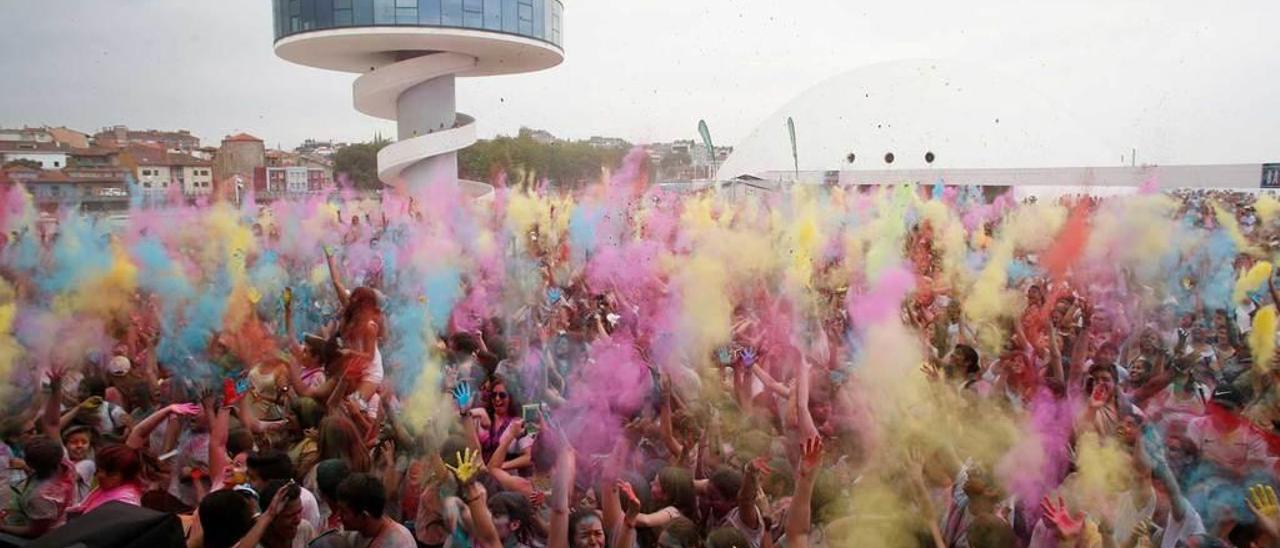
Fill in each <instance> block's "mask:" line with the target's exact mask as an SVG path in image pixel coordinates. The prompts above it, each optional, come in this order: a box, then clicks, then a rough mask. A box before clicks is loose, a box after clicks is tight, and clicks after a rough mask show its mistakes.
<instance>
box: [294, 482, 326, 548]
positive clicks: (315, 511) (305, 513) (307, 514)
mask: <svg viewBox="0 0 1280 548" xmlns="http://www.w3.org/2000/svg"><path fill="white" fill-rule="evenodd" d="M298 502H301V503H302V521H305V522H308V523H310V524H311V528H312V529H313V534H312V535H311V537H312V538H315V534H314V531H319V530H320V528H321V527H323V526H324V522H323V521H321V519H320V503H319V502H318V501H316V496H315V495H314V494H313V493H312V492H311V491H309V490H308V489H307V488H305V487H303V488H302V491H301V494H300V495H298ZM307 541H308V542H310V541H311V539H307Z"/></svg>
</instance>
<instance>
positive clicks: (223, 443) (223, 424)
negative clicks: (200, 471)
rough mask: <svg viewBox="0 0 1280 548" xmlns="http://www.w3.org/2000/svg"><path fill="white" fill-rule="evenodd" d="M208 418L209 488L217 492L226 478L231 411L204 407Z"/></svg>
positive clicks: (223, 408)
mask: <svg viewBox="0 0 1280 548" xmlns="http://www.w3.org/2000/svg"><path fill="white" fill-rule="evenodd" d="M205 413H206V414H207V415H208V417H209V488H210V490H214V491H216V490H218V489H220V488H221V487H222V484H223V480H224V479H225V477H226V474H225V469H226V467H227V461H228V459H227V438H228V437H229V436H230V435H231V409H230V408H227V407H222V408H219V409H217V410H216V411H215V410H214V408H213V406H212V405H206V406H205Z"/></svg>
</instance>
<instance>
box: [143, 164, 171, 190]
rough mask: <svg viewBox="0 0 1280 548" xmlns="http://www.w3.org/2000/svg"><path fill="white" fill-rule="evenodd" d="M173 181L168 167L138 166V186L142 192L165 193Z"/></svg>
mask: <svg viewBox="0 0 1280 548" xmlns="http://www.w3.org/2000/svg"><path fill="white" fill-rule="evenodd" d="M172 181H173V172H172V171H171V170H170V169H169V166H146V165H142V166H138V186H141V187H142V191H143V192H157V193H161V192H165V191H167V190H169V184H170V183H171V182H172Z"/></svg>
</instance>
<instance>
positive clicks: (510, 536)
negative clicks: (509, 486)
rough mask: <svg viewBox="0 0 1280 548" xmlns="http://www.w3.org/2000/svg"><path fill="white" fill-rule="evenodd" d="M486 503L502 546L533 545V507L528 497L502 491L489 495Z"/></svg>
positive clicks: (506, 547) (521, 546) (508, 547)
mask: <svg viewBox="0 0 1280 548" xmlns="http://www.w3.org/2000/svg"><path fill="white" fill-rule="evenodd" d="M488 505H489V513H490V514H491V515H492V516H493V525H494V527H495V528H496V529H497V530H498V538H500V539H501V541H502V546H503V548H529V547H531V546H533V545H534V542H533V541H534V538H533V537H534V533H533V528H534V517H533V508H532V507H530V505H529V501H528V499H526V498H525V497H522V496H520V495H519V494H517V493H512V492H510V491H503V492H501V493H498V494H496V495H494V496H492V497H490V498H489V500H488Z"/></svg>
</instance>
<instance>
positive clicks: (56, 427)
mask: <svg viewBox="0 0 1280 548" xmlns="http://www.w3.org/2000/svg"><path fill="white" fill-rule="evenodd" d="M65 374H66V371H65V370H64V369H63V368H61V367H58V366H55V368H53V369H50V370H49V397H48V399H46V400H45V402H44V414H42V415H41V416H40V431H41V432H43V433H44V435H45V436H48V437H49V439H51V440H54V441H56V442H58V443H59V444H61V443H62V430H61V428H60V425H61V423H62V414H61V413H59V411H61V410H62V377H63V376H64V375H65Z"/></svg>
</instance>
